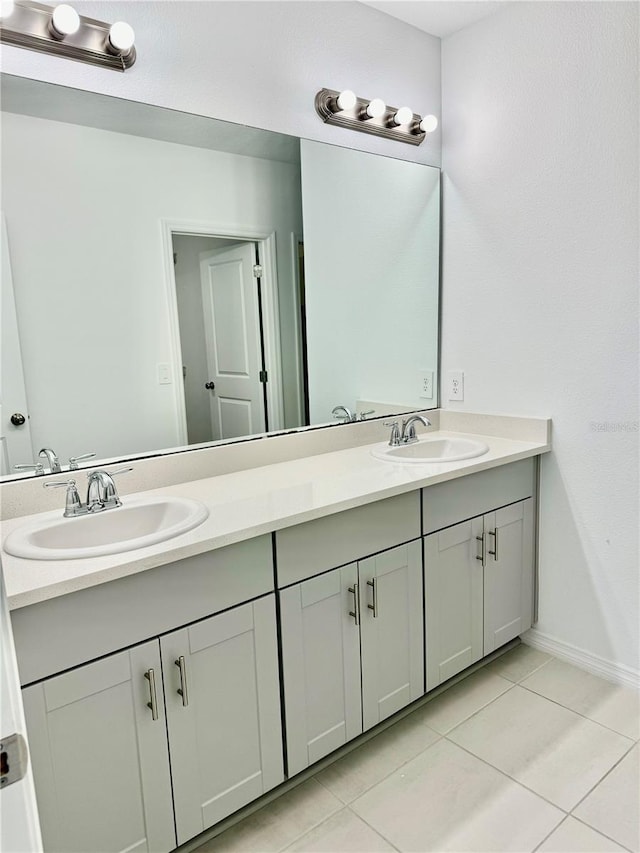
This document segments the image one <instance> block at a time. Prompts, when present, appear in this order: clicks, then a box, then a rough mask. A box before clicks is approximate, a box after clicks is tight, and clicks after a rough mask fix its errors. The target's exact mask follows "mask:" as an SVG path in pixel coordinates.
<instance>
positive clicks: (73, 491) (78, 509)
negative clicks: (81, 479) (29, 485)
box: [42, 480, 86, 518]
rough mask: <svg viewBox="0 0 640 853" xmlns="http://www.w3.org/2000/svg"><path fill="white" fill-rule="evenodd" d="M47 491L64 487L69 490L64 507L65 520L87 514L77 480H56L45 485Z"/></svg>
mask: <svg viewBox="0 0 640 853" xmlns="http://www.w3.org/2000/svg"><path fill="white" fill-rule="evenodd" d="M42 485H43V486H44V488H45V489H61V488H62V487H63V486H64V487H66V489H67V497H66V500H65V506H64V516H65V518H70V517H73V516H76V515H82V514H83V513H84V512H86V507H85V506H83V504H82V501H81V500H80V495H79V494H78V489H77V487H76V481H75V480H55V481H54V482H53V483H43V484H42Z"/></svg>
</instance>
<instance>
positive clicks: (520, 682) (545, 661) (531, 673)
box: [498, 643, 557, 684]
mask: <svg viewBox="0 0 640 853" xmlns="http://www.w3.org/2000/svg"><path fill="white" fill-rule="evenodd" d="M522 645H526V644H525V643H523V644H522ZM516 648H517V649H519V648H520V646H516ZM529 648H531V646H529ZM498 660H500V658H498ZM552 660H557V658H554V657H552V656H551V655H550V656H549V658H548V659H547V660H543V661H542V663H541V664H540V666H537V667H536V668H535V669H532V670H531V672H528V673H527V674H526V675H523V676H522V678H521V679H519V680H518V681H514V684H522V682H523V681H524V680H525V679H526V678H531V676H532V675H534V674H535V673H536V672H538V671H539V670H541V669H542V667H543V666H546V665H547V664H548V663H549V662H550V661H552ZM502 677H503V678H506V677H507V676H506V675H503V676H502ZM509 680H511V679H509Z"/></svg>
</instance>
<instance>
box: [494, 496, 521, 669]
mask: <svg viewBox="0 0 640 853" xmlns="http://www.w3.org/2000/svg"><path fill="white" fill-rule="evenodd" d="M484 530H485V538H486V540H487V544H486V560H485V567H484V654H485V655H488V654H489V653H490V652H492V651H494V649H498V648H500V646H503V645H504V644H505V643H508V642H509V640H513V638H514V637H518V636H519V635H520V634H523V633H524V632H525V631H526V630H528V629H529V628H530V627H531V617H532V608H533V588H532V587H533V501H532V500H531V499H530V498H529V499H528V500H525V501H520V502H519V503H516V504H512V505H511V506H507V507H504V508H503V509H499V510H496V512H491V513H488V514H487V515H485V517H484Z"/></svg>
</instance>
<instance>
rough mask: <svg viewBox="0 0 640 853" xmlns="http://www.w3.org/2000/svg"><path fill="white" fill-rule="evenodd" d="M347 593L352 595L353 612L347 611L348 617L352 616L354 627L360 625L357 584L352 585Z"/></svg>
mask: <svg viewBox="0 0 640 853" xmlns="http://www.w3.org/2000/svg"><path fill="white" fill-rule="evenodd" d="M349 592H352V593H353V602H354V603H353V608H354V609H353V610H350V611H349V616H353V619H354V621H355V623H356V625H359V624H360V600H359V598H358V584H357V583H354V585H353V586H350V587H349Z"/></svg>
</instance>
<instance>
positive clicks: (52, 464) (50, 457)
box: [38, 447, 62, 474]
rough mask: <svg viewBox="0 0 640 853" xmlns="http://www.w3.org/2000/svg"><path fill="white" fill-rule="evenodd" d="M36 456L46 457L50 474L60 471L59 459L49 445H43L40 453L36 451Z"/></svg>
mask: <svg viewBox="0 0 640 853" xmlns="http://www.w3.org/2000/svg"><path fill="white" fill-rule="evenodd" d="M38 456H46V457H47V462H48V463H49V470H50V471H51V473H52V474H59V473H60V472H61V471H62V468H61V467H60V460H59V459H58V457H57V456H56V454H55V452H54V451H53V450H52V449H51V448H50V447H43V448H42V450H41V451H40V453H38Z"/></svg>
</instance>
